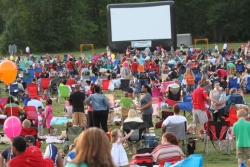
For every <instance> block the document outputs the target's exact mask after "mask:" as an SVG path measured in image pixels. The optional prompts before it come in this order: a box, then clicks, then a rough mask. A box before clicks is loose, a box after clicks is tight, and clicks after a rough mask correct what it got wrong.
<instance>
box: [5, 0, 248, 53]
mask: <svg viewBox="0 0 250 167" xmlns="http://www.w3.org/2000/svg"><path fill="white" fill-rule="evenodd" d="M152 1H154V0H0V52H1V53H2V54H6V53H7V52H8V50H7V48H8V45H9V44H16V45H17V46H18V49H23V50H24V48H25V47H26V46H29V47H30V48H31V51H32V52H37V51H39V52H56V51H66V50H76V49H78V48H79V44H80V43H82V42H83V41H86V40H88V41H91V43H94V44H95V46H98V47H103V46H106V45H107V11H106V7H107V5H108V4H115V3H132V2H133V3H135V2H152ZM158 1H159V0H158ZM249 6H250V0H241V1H239V0H175V9H176V10H175V11H176V32H177V33H178V34H181V33H191V34H192V37H193V38H194V37H196V36H197V35H204V36H205V37H207V38H209V40H210V41H211V42H225V41H227V42H239V41H247V40H248V39H249V37H248V36H249V34H250V29H249V24H250V23H249V22H248V18H250V12H248V7H249ZM153 19H157V18H153ZM153 19H151V20H149V24H150V22H152V23H153V21H154V20H153ZM124 24H126V23H124ZM142 26H143V25H142ZM158 26H160V25H158Z"/></svg>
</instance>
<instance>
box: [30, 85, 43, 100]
mask: <svg viewBox="0 0 250 167" xmlns="http://www.w3.org/2000/svg"><path fill="white" fill-rule="evenodd" d="M27 91H28V93H29V96H30V98H31V99H32V98H34V97H36V98H37V99H38V100H40V97H39V96H38V94H37V91H38V85H37V84H28V85H27Z"/></svg>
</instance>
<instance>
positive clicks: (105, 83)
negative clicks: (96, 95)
mask: <svg viewBox="0 0 250 167" xmlns="http://www.w3.org/2000/svg"><path fill="white" fill-rule="evenodd" d="M109 84H110V80H102V90H103V91H108V90H109Z"/></svg>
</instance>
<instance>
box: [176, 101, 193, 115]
mask: <svg viewBox="0 0 250 167" xmlns="http://www.w3.org/2000/svg"><path fill="white" fill-rule="evenodd" d="M178 106H179V107H180V109H181V110H183V112H184V116H185V117H186V118H187V119H188V118H189V117H191V116H193V112H192V110H193V104H192V103H191V102H180V103H178ZM186 112H187V113H188V114H189V115H188V116H186Z"/></svg>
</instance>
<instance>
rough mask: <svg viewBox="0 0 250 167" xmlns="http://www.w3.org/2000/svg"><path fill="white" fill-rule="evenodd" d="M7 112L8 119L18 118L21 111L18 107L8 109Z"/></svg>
mask: <svg viewBox="0 0 250 167" xmlns="http://www.w3.org/2000/svg"><path fill="white" fill-rule="evenodd" d="M5 112H6V114H7V117H10V116H16V117H18V113H19V109H18V107H6V108H5Z"/></svg>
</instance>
